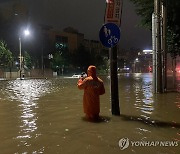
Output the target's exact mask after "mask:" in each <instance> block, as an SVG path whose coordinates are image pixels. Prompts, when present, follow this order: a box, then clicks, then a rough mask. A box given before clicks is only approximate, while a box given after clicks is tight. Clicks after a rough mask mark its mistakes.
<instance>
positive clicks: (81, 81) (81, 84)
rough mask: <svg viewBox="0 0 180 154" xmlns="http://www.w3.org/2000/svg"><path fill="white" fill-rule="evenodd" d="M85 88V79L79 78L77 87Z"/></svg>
mask: <svg viewBox="0 0 180 154" xmlns="http://www.w3.org/2000/svg"><path fill="white" fill-rule="evenodd" d="M85 86H86V79H84V80H83V79H82V78H80V79H79V80H78V82H77V87H78V88H79V89H84V88H85Z"/></svg>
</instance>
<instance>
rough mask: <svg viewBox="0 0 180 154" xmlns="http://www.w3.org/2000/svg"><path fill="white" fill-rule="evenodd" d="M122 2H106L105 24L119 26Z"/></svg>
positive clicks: (111, 0)
mask: <svg viewBox="0 0 180 154" xmlns="http://www.w3.org/2000/svg"><path fill="white" fill-rule="evenodd" d="M122 3H123V0H106V12H105V17H104V19H105V23H109V22H111V23H115V24H117V25H118V26H120V25H121V14H122V5H123V4H122Z"/></svg>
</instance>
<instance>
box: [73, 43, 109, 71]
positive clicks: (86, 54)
mask: <svg viewBox="0 0 180 154" xmlns="http://www.w3.org/2000/svg"><path fill="white" fill-rule="evenodd" d="M71 62H72V64H73V66H75V67H78V68H80V69H81V71H86V69H87V68H88V66H89V65H95V66H96V67H97V68H99V69H103V67H105V66H106V65H107V64H106V63H107V60H105V59H104V55H101V54H100V53H98V52H97V51H95V50H93V49H92V50H91V51H88V50H87V49H86V48H85V47H84V46H83V45H81V46H80V47H79V48H78V49H77V50H75V51H74V52H73V54H72V56H71Z"/></svg>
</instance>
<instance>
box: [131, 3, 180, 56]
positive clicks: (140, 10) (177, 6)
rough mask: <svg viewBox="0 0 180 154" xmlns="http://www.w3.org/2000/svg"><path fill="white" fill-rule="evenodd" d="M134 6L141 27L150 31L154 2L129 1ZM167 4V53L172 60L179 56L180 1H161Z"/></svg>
mask: <svg viewBox="0 0 180 154" xmlns="http://www.w3.org/2000/svg"><path fill="white" fill-rule="evenodd" d="M131 1H132V2H133V3H134V4H135V6H136V13H137V14H138V15H140V16H141V17H142V20H141V25H142V26H143V27H145V28H148V29H150V30H151V29H152V27H151V25H152V18H151V16H152V13H153V12H154V0H131ZM162 2H163V3H164V4H165V3H166V2H167V4H165V5H166V7H167V46H168V52H169V53H171V56H172V57H173V58H174V57H176V56H177V55H180V20H179V16H180V12H179V10H180V1H179V0H162Z"/></svg>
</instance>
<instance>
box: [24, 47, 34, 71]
mask: <svg viewBox="0 0 180 154" xmlns="http://www.w3.org/2000/svg"><path fill="white" fill-rule="evenodd" d="M24 65H25V66H26V67H27V68H28V69H31V68H32V60H31V56H30V55H29V54H28V52H27V51H25V52H24Z"/></svg>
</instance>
